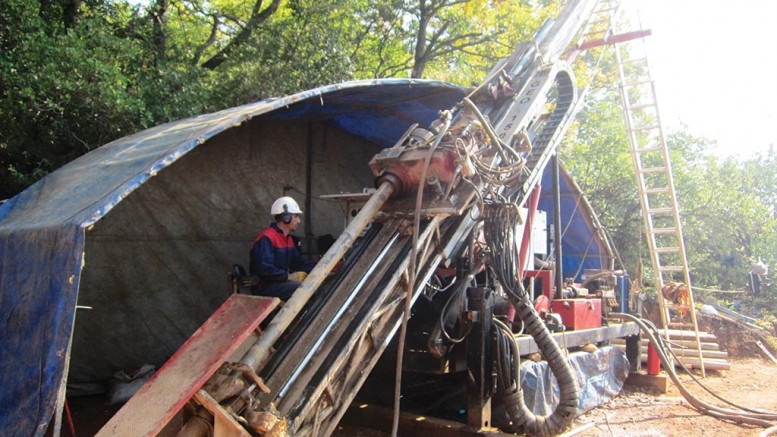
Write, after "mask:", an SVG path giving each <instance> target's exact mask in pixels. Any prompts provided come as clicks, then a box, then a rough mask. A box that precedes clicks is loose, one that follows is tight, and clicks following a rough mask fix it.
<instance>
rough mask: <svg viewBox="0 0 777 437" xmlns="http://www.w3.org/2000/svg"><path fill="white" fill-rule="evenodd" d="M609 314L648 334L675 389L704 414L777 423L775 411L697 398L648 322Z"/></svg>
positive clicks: (746, 421)
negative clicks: (737, 407)
mask: <svg viewBox="0 0 777 437" xmlns="http://www.w3.org/2000/svg"><path fill="white" fill-rule="evenodd" d="M610 316H611V317H614V318H617V319H621V320H629V321H632V322H634V323H636V324H637V326H639V327H640V329H642V331H643V332H644V333H645V335H647V336H648V339H649V340H650V342H651V343H652V344H653V346H655V349H656V352H657V353H658V357H659V359H660V360H661V364H662V365H663V366H664V369H665V370H666V373H667V374H668V375H669V378H670V379H671V380H672V382H673V383H674V385H675V386H677V389H678V390H679V391H680V393H681V394H682V395H683V397H684V398H685V399H686V400H687V401H688V403H689V404H690V405H691V406H692V407H693V408H694V409H696V410H697V411H699V412H700V413H702V414H706V415H709V416H712V417H716V418H718V419H721V420H726V421H729V422H735V423H740V424H746V425H754V426H760V427H763V428H770V427H774V426H775V425H777V424H776V423H775V421H777V413H770V412H752V411H748V410H731V409H727V408H722V407H719V406H717V405H712V404H710V403H707V402H705V401H702V400H700V399H698V398H697V397H695V396H694V395H693V394H692V393H691V392H689V391H688V389H687V388H686V387H685V385H684V384H683V383H682V381H680V378H679V377H678V376H677V373H676V372H675V371H674V365H673V364H672V362H671V361H670V360H669V356H668V355H667V354H666V349H665V348H664V343H663V341H661V340H660V337H659V336H658V335H656V334H657V332H654V330H653V329H651V328H650V326H648V324H647V323H645V321H644V320H642V319H640V318H637V317H635V316H632V315H631V314H624V313H612V314H610Z"/></svg>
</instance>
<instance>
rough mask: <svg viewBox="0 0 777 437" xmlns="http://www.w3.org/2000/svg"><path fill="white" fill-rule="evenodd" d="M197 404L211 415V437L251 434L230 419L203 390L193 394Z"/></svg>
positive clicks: (239, 436)
mask: <svg viewBox="0 0 777 437" xmlns="http://www.w3.org/2000/svg"><path fill="white" fill-rule="evenodd" d="M194 399H196V400H197V403H199V404H200V405H202V406H203V407H205V409H207V410H208V411H210V412H211V414H213V421H214V422H215V423H214V425H213V437H251V434H249V433H248V431H246V429H245V428H243V426H242V425H240V424H239V423H238V422H237V420H235V419H234V418H232V416H230V415H229V413H227V412H226V411H225V410H224V409H223V408H221V405H219V403H218V402H216V400H215V399H213V398H212V397H211V396H210V395H209V394H208V393H207V392H206V391H205V390H198V391H197V392H196V393H194Z"/></svg>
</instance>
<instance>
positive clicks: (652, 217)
mask: <svg viewBox="0 0 777 437" xmlns="http://www.w3.org/2000/svg"><path fill="white" fill-rule="evenodd" d="M615 49H616V50H615V52H616V57H617V63H618V71H619V74H620V92H621V102H622V110H623V116H624V119H625V120H626V127H627V130H628V136H629V144H630V150H631V157H632V160H633V164H634V171H635V176H636V179H637V190H638V194H639V201H640V204H641V207H642V216H643V219H644V226H645V236H646V238H647V242H648V247H649V251H650V261H651V264H652V267H653V277H654V279H655V283H656V290H657V292H658V302H659V306H660V308H661V325H662V328H663V329H664V332H665V334H666V338H667V340H668V339H669V332H668V327H669V320H668V313H667V310H668V308H669V307H670V306H671V307H673V308H675V309H677V310H679V311H687V312H688V313H689V315H690V319H691V325H692V329H693V331H694V333H695V338H696V349H697V351H698V358H699V367H700V368H701V373H702V376H703V377H704V376H705V370H704V359H703V357H702V349H701V341H700V339H699V327H698V324H697V323H696V313H695V311H694V299H693V291H692V288H691V278H690V274H689V270H688V258H687V256H686V251H685V243H684V242H683V232H682V226H681V223H680V210H679V206H678V203H677V193H676V191H675V185H674V177H673V175H672V165H671V162H670V157H669V149H668V148H667V145H666V136H665V133H664V130H663V127H662V125H661V117H660V116H659V111H658V102H657V99H656V89H655V83H654V82H653V79H652V77H651V74H650V66H649V64H648V58H647V51H646V50H645V42H644V38H640V39H638V40H634V41H631V42H629V43H622V44H618V45H616V46H615ZM672 280H676V281H679V282H683V283H684V284H685V285H686V287H687V290H688V301H687V303H686V304H685V305H672V304H670V303H669V302H667V301H666V300H665V299H664V297H663V295H662V293H661V289H662V288H663V287H664V286H665V285H666V284H667V283H668V282H669V281H672Z"/></svg>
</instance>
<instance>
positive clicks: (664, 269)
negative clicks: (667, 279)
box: [658, 266, 685, 273]
mask: <svg viewBox="0 0 777 437" xmlns="http://www.w3.org/2000/svg"><path fill="white" fill-rule="evenodd" d="M658 271H659V272H667V273H681V272H684V271H685V270H683V267H682V266H664V267H659V268H658Z"/></svg>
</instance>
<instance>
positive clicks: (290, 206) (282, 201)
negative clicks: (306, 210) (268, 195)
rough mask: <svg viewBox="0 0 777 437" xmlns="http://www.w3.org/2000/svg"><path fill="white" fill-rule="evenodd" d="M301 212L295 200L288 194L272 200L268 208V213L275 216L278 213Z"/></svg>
mask: <svg viewBox="0 0 777 437" xmlns="http://www.w3.org/2000/svg"><path fill="white" fill-rule="evenodd" d="M283 213H289V214H302V210H301V209H299V205H298V204H297V201H296V200H294V199H292V198H291V197H289V196H283V197H279V198H278V200H276V201H275V202H273V204H272V207H271V208H270V215H272V216H276V215H278V214H283Z"/></svg>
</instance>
